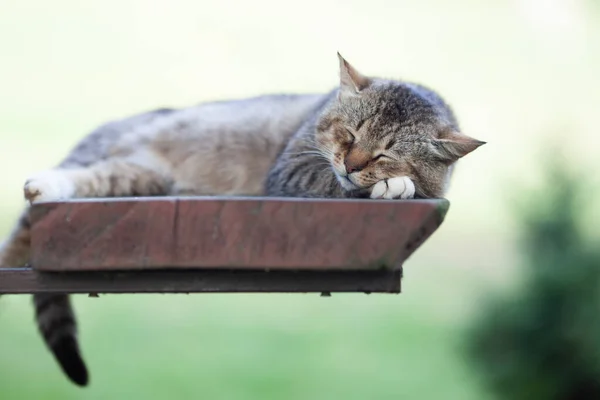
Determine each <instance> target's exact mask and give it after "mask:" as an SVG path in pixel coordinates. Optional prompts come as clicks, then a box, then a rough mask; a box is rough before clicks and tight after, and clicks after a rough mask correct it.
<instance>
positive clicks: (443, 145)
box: [434, 129, 486, 161]
mask: <svg viewBox="0 0 600 400" xmlns="http://www.w3.org/2000/svg"><path fill="white" fill-rule="evenodd" d="M434 143H435V147H436V150H437V152H438V153H439V155H440V156H441V157H442V158H444V159H445V160H448V161H456V160H458V159H459V158H461V157H464V156H466V155H467V154H469V153H470V152H472V151H474V150H476V149H477V148H478V147H479V146H481V145H484V144H485V143H486V142H482V141H481V140H477V139H473V138H472V137H469V136H467V135H464V134H462V133H460V132H457V131H455V130H452V129H449V130H445V131H442V132H441V133H440V135H439V137H438V138H437V139H436V140H435V141H434Z"/></svg>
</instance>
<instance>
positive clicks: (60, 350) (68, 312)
mask: <svg viewBox="0 0 600 400" xmlns="http://www.w3.org/2000/svg"><path fill="white" fill-rule="evenodd" d="M33 302H34V305H35V316H36V319H37V324H38V329H39V330H40V333H41V334H42V337H43V338H44V341H45V342H46V345H47V346H48V348H49V349H50V350H51V351H52V353H53V354H54V357H55V358H56V361H58V363H59V364H60V367H61V368H62V370H63V372H64V373H65V374H66V375H67V376H68V377H69V379H71V381H73V382H74V383H75V384H77V385H79V386H86V385H87V383H88V371H87V368H86V366H85V363H84V361H83V359H82V358H81V354H80V351H79V345H78V343H77V321H76V320H75V314H74V313H73V309H72V307H71V302H70V301H69V296H68V295H66V294H50V293H42V294H36V295H34V296H33Z"/></svg>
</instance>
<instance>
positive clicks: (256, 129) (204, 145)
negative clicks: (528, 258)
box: [0, 54, 483, 385]
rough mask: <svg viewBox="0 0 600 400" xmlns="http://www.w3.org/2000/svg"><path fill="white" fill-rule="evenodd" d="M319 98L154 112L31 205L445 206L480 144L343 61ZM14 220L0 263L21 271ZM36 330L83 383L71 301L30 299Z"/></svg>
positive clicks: (406, 89) (23, 253) (424, 98)
mask: <svg viewBox="0 0 600 400" xmlns="http://www.w3.org/2000/svg"><path fill="white" fill-rule="evenodd" d="M338 57H339V62H340V84H339V87H338V88H336V89H335V90H333V91H331V92H330V93H327V94H315V95H285V96H284V95H270V96H263V97H257V98H250V99H245V100H236V101H226V102H214V103H207V104H201V105H198V106H194V107H190V108H186V109H181V110H171V109H163V110H157V111H153V112H149V113H145V114H141V115H136V116H134V117H130V118H127V119H124V120H121V121H116V122H112V123H108V124H106V125H104V126H101V127H100V128H98V129H97V130H95V131H94V132H92V133H91V134H90V135H88V136H87V137H86V138H84V139H83V140H82V141H81V142H80V143H79V145H78V146H77V147H76V148H75V149H74V150H73V151H72V152H71V153H70V154H69V155H68V156H67V158H66V159H65V160H64V161H63V162H62V163H61V164H60V165H59V166H58V167H57V168H54V169H50V170H47V171H43V172H40V173H37V174H35V175H33V176H32V177H30V178H29V179H28V180H27V182H26V183H25V187H24V194H25V198H26V199H27V200H29V202H31V203H35V202H41V201H52V200H60V199H67V198H73V197H109V196H161V195H250V196H260V195H268V196H295V197H330V198H331V197H334V198H347V197H352V198H373V199H382V198H383V199H410V198H415V197H417V198H433V197H442V196H443V195H444V194H445V192H446V190H447V188H448V182H449V179H450V176H451V173H452V169H453V166H454V163H455V162H456V161H457V160H458V159H459V158H461V157H463V156H465V155H466V154H468V153H470V152H472V151H473V150H475V149H476V148H478V147H479V146H481V145H482V144H483V142H481V141H478V140H475V139H472V138H470V137H468V136H466V135H464V134H462V133H461V132H460V130H459V127H458V124H457V121H456V119H455V117H454V115H453V113H452V111H451V110H450V108H449V107H448V106H447V105H446V104H445V102H444V101H443V100H442V99H441V98H440V97H439V96H438V95H437V94H436V93H435V92H433V91H431V90H429V89H427V88H425V87H423V86H420V85H416V84H412V83H407V82H401V81H394V80H385V79H377V78H370V77H367V76H364V75H362V74H360V73H359V72H358V71H357V70H356V69H355V68H353V67H352V66H351V65H350V64H349V63H348V62H347V61H346V60H344V59H343V58H342V57H341V56H340V55H339V54H338ZM29 230H30V223H29V220H28V215H27V212H24V213H23V215H22V216H21V218H20V220H19V222H18V224H17V226H16V228H15V229H14V231H13V233H12V235H11V236H10V238H9V239H8V240H7V241H6V242H5V243H4V244H3V246H2V248H1V249H0V266H3V267H10V266H21V265H25V264H27V262H28V257H29V245H30V235H29ZM34 303H35V309H36V318H37V322H38V326H39V329H40V332H41V334H42V336H43V338H44V340H45V342H46V343H47V345H48V347H49V348H50V349H51V351H52V352H53V353H54V355H55V357H56V359H57V360H58V362H59V364H60V365H61V367H62V369H63V371H64V372H65V373H66V374H67V375H68V376H69V378H70V379H71V380H72V381H73V382H74V383H76V384H78V385H86V384H87V383H88V372H87V369H86V366H85V363H84V362H83V360H82V357H81V355H80V351H79V346H78V342H77V337H76V321H75V316H74V314H73V311H72V309H71V305H70V301H69V297H68V296H67V295H56V294H37V295H35V296H34Z"/></svg>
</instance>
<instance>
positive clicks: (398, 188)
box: [371, 176, 415, 199]
mask: <svg viewBox="0 0 600 400" xmlns="http://www.w3.org/2000/svg"><path fill="white" fill-rule="evenodd" d="M413 197H415V184H414V183H413V181H412V180H411V179H410V178H409V177H407V176H398V177H396V178H390V179H386V180H383V181H379V182H377V183H376V184H375V185H373V189H371V198H372V199H412V198H413Z"/></svg>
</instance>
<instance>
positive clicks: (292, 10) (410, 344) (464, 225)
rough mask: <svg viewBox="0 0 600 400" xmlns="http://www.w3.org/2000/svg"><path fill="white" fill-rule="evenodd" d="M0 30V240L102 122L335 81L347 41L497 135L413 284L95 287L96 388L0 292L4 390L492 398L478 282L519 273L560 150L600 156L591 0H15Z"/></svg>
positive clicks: (414, 269) (410, 279)
mask: <svg viewBox="0 0 600 400" xmlns="http://www.w3.org/2000/svg"><path fill="white" fill-rule="evenodd" d="M0 47H1V48H2V53H1V54H2V55H1V56H0V57H1V59H0V72H1V73H0V102H1V104H0V149H2V157H0V171H4V172H1V173H0V179H1V183H2V184H1V185H0V195H1V198H2V203H1V204H2V212H1V213H0V234H1V236H2V237H3V236H5V235H6V234H7V233H8V232H9V230H10V228H11V224H12V223H13V220H14V218H15V217H16V215H17V213H18V212H19V210H20V208H21V207H22V206H23V204H24V203H23V201H22V191H21V188H22V184H23V182H24V180H25V178H26V177H27V176H28V175H29V174H31V173H32V172H36V171H39V170H41V169H46V168H48V167H50V166H52V165H54V164H56V163H57V162H58V161H59V160H60V159H61V157H63V156H64V155H65V154H66V152H67V151H68V150H69V149H70V148H71V146H72V145H74V144H75V142H76V141H77V140H78V139H79V138H81V136H82V135H84V134H85V133H86V132H89V131H90V130H91V129H93V128H94V127H95V126H97V125H99V124H100V123H102V122H105V121H107V120H110V119H113V118H119V117H123V116H127V115H130V114H132V113H136V112H141V111H145V110H147V109H151V108H155V107H161V106H186V105H190V104H194V103H197V102H201V101H208V100H217V99H228V98H238V97H244V96H252V95H256V94H263V93H278V92H315V91H326V90H329V89H331V88H332V87H333V86H335V85H336V84H337V59H336V55H335V53H336V51H340V52H341V53H342V54H343V55H344V57H345V58H346V59H348V60H349V61H350V62H351V63H352V64H353V65H355V66H356V67H357V68H358V69H359V70H361V71H362V72H363V73H365V74H370V75H378V76H385V77H394V78H403V79H407V80H414V81H418V82H422V83H424V84H426V85H428V86H431V87H433V88H435V89H436V90H438V91H439V92H440V93H441V94H442V95H443V96H444V97H445V98H446V99H447V100H448V101H449V102H450V103H451V104H452V105H453V107H454V109H455V111H456V113H457V115H458V117H459V120H460V122H461V125H462V128H463V131H464V132H465V133H467V134H469V135H470V136H473V137H476V138H478V139H481V140H484V141H487V142H488V144H487V145H486V146H484V147H482V148H481V149H479V150H477V151H476V152H475V153H473V154H471V155H469V156H468V157H467V158H465V159H464V160H463V161H462V162H461V163H460V165H459V167H458V168H457V171H456V174H455V177H454V180H453V185H452V188H451V191H450V193H449V194H448V198H449V199H450V201H451V203H452V205H451V209H450V212H449V214H448V217H447V219H446V222H445V223H444V225H443V226H442V228H441V229H440V230H439V231H438V232H437V233H436V234H435V235H434V236H433V237H432V238H431V239H430V240H429V241H428V242H427V243H426V244H425V245H424V246H423V247H422V248H421V249H420V250H419V251H418V252H417V253H416V254H415V255H414V256H413V257H412V258H411V259H410V260H409V261H408V262H407V263H406V265H405V279H404V288H403V294H401V295H400V296H394V295H371V296H366V295H358V294H357V295H334V296H333V297H331V298H320V297H318V296H316V295H193V296H185V295H152V296H149V295H139V296H128V295H120V296H118V295H114V296H101V297H100V298H99V299H95V298H87V297H84V296H79V297H76V298H75V306H76V308H77V311H78V314H79V320H80V322H81V323H80V331H81V341H82V346H83V352H84V356H85V357H86V359H87V361H88V364H89V367H90V369H91V373H92V377H91V386H90V387H89V388H87V389H84V390H81V389H78V388H75V387H74V386H72V385H71V384H70V383H69V382H68V381H67V380H66V378H64V377H63V376H62V374H61V372H60V371H59V369H58V367H57V365H56V364H55V362H54V360H53V359H52V358H51V356H50V354H49V353H48V352H47V351H46V349H45V348H44V347H43V344H42V342H41V339H40V338H39V337H38V334H37V332H36V331H35V328H34V324H33V323H32V320H33V311H32V307H31V304H30V298H29V297H26V296H11V297H4V298H2V299H1V301H0V399H2V400H12V399H107V398H111V399H113V398H114V399H120V398H132V399H133V398H144V399H165V398H169V397H174V398H198V397H202V398H209V399H282V398H283V399H308V398H310V399H338V398H339V399H398V398H404V399H461V400H467V399H477V400H484V399H486V398H488V396H489V394H488V391H487V390H486V389H485V388H484V387H483V385H482V383H481V382H480V380H478V379H477V378H476V376H475V374H474V371H473V366H472V365H470V364H467V362H466V360H465V358H464V355H463V354H462V350H461V346H459V344H460V343H461V342H462V340H463V330H464V328H465V326H467V325H468V324H469V321H471V319H472V317H473V315H474V313H476V312H477V311H478V306H479V305H480V302H479V299H480V296H481V295H482V294H485V293H486V292H488V291H490V290H492V289H494V290H496V289H498V290H504V289H507V288H510V287H511V286H512V285H513V283H514V282H515V281H516V278H517V277H518V276H519V267H518V265H519V263H518V262H517V261H518V260H519V251H518V249H517V247H516V242H517V238H518V235H517V233H518V229H519V227H518V224H516V221H515V217H514V215H513V209H512V203H513V202H514V201H515V200H516V199H519V198H520V196H521V194H522V193H523V192H522V191H521V189H522V188H523V187H527V186H528V185H535V184H536V183H538V182H539V181H540V180H541V179H542V178H541V176H542V175H541V169H540V168H539V167H538V165H537V164H538V160H539V158H538V155H539V154H540V153H541V152H542V150H543V149H544V148H545V147H546V146H548V145H550V144H554V145H557V146H558V147H560V148H563V149H566V151H568V152H569V154H571V155H572V156H571V158H569V163H570V164H577V165H586V163H587V164H590V163H591V165H594V162H592V160H594V157H596V159H597V156H598V149H597V148H598V145H599V144H600V139H599V136H598V123H597V113H598V105H599V104H600V79H599V78H598V71H600V6H599V5H598V3H597V2H594V1H584V0H579V1H578V0H546V1H544V0H514V1H493V0H486V1H475V0H456V1H453V2H447V1H442V0H423V1H416V0H414V1H397V0H396V1H384V0H372V1H368V2H365V1H344V2H342V1H337V2H336V1H325V0H321V1H308V0H307V1H304V2H296V3H289V2H280V1H274V0H255V1H252V2H242V1H206V0H201V1H191V0H169V1H166V0H154V1H150V0H105V1H103V2H92V1H81V0H54V1H51V2H50V1H42V0H23V1H16V0H0ZM589 175H590V177H591V178H595V177H594V174H591V173H590V174H589ZM596 180H597V179H596ZM535 195H536V193H535V192H533V193H532V192H530V193H527V196H535ZM537 195H539V196H540V197H543V196H544V193H543V192H539V193H538V194H537ZM599 216H600V214H599V213H598V212H595V213H593V214H592V215H591V216H590V218H589V219H588V223H590V221H592V220H594V218H595V220H596V221H597V220H598V217H599Z"/></svg>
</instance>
